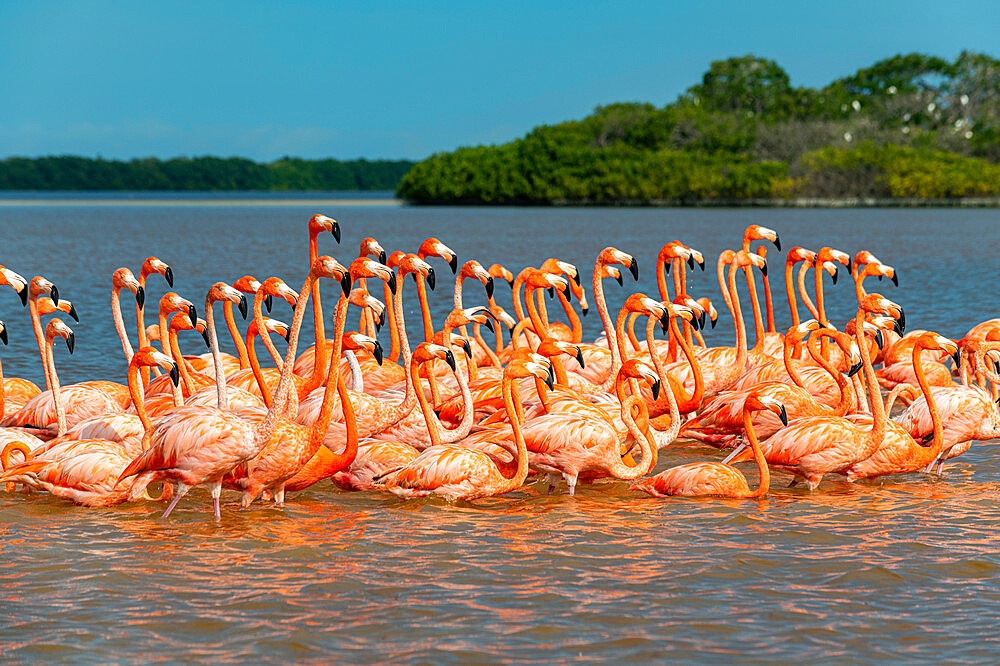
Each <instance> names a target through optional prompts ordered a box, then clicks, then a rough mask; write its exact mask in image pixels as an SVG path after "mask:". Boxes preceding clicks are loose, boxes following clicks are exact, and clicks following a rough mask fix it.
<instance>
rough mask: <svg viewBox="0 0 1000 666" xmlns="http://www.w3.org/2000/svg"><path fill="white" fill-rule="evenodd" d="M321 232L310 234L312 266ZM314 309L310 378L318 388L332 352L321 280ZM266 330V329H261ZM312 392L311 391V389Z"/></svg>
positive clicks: (315, 288)
mask: <svg viewBox="0 0 1000 666" xmlns="http://www.w3.org/2000/svg"><path fill="white" fill-rule="evenodd" d="M319 233H320V231H319V230H318V229H317V230H310V232H309V265H310V266H312V265H313V263H314V262H315V261H316V259H317V258H318V257H319V247H318V244H317V238H318V236H319ZM311 294H312V309H313V334H314V335H315V336H316V345H315V347H314V348H313V372H312V377H310V378H309V382H308V384H309V386H311V387H312V388H316V387H317V386H320V385H322V384H323V382H324V381H326V375H325V374H324V373H325V372H326V369H327V366H328V364H329V362H330V350H329V349H327V346H326V329H325V328H324V325H323V301H322V299H321V298H320V293H319V280H316V281H315V282H313V284H312V288H311ZM261 330H264V329H261ZM310 390H311V389H310Z"/></svg>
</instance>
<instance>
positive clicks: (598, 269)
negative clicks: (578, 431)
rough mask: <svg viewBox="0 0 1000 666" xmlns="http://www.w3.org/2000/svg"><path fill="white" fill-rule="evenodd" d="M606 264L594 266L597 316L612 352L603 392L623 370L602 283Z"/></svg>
mask: <svg viewBox="0 0 1000 666" xmlns="http://www.w3.org/2000/svg"><path fill="white" fill-rule="evenodd" d="M604 266H605V263H604V262H603V261H601V260H600V259H598V261H597V262H596V263H595V264H594V278H593V280H592V286H593V289H594V304H595V305H596V306H597V314H598V315H600V317H601V324H603V325H604V335H605V337H606V338H607V341H608V349H609V350H610V351H611V374H610V375H608V378H607V379H606V380H605V381H604V382H603V383H602V384H601V390H602V391H610V390H611V387H612V386H614V383H615V375H617V374H618V370H620V369H621V362H622V360H621V357H620V355H619V353H618V336H617V334H616V332H615V327H614V326H613V325H612V324H611V314H610V313H609V312H608V304H607V303H606V302H605V300H604V283H603V282H602V281H601V273H602V272H603V271H604Z"/></svg>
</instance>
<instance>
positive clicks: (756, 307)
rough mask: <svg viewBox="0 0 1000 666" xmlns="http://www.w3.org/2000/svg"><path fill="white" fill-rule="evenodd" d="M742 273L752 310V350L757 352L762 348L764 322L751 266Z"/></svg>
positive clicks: (746, 267) (745, 267)
mask: <svg viewBox="0 0 1000 666" xmlns="http://www.w3.org/2000/svg"><path fill="white" fill-rule="evenodd" d="M743 272H744V273H745V274H746V277H747V290H748V291H749V292H750V305H751V306H752V310H753V331H754V345H753V350H754V351H755V352H759V351H761V350H762V349H763V348H764V322H763V320H762V319H761V316H760V300H759V299H758V298H757V281H756V280H755V279H754V276H753V266H744V267H743Z"/></svg>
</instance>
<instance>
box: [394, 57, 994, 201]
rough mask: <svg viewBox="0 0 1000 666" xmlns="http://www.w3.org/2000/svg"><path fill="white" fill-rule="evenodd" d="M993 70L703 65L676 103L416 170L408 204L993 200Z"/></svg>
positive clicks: (404, 190) (927, 64) (592, 119)
mask: <svg viewBox="0 0 1000 666" xmlns="http://www.w3.org/2000/svg"><path fill="white" fill-rule="evenodd" d="M998 160H1000V61H998V60H996V59H994V58H992V57H990V56H987V55H983V54H978V53H969V52H964V53H962V54H961V55H959V56H958V57H957V58H956V59H955V61H954V62H948V61H946V60H943V59H941V58H936V57H932V56H927V55H922V54H916V53H914V54H908V55H897V56H893V57H891V58H887V59H885V60H882V61H880V62H877V63H875V64H874V65H872V66H871V67H868V68H865V69H861V70H858V71H857V72H855V73H854V74H853V75H851V76H848V77H845V78H842V79H838V80H836V81H834V82H832V83H831V84H829V85H828V86H826V87H823V88H819V89H813V88H797V87H793V86H792V85H791V83H790V80H789V77H788V74H787V73H786V72H785V71H784V70H783V69H782V68H781V67H780V66H779V65H778V64H777V63H776V62H774V61H771V60H766V59H762V58H757V57H755V56H752V55H748V56H744V57H739V58H730V59H728V60H722V61H718V62H714V63H712V64H711V67H710V69H709V71H708V72H706V73H705V75H704V76H703V77H702V81H701V83H700V84H697V85H694V86H692V87H691V88H689V89H688V90H687V92H686V93H684V94H683V95H681V96H680V97H679V98H678V99H677V100H676V101H674V102H673V103H671V104H668V105H666V106H665V107H663V108H658V107H655V106H654V105H652V104H644V103H620V104H611V105H608V106H602V107H598V108H597V109H596V110H595V111H594V113H593V114H591V115H590V116H587V117H586V118H583V119H582V120H574V121H569V122H564V123H560V124H557V125H546V126H540V127H537V128H535V129H534V130H532V131H531V132H529V133H528V134H527V136H525V137H523V138H520V139H517V140H515V141H512V142H510V143H506V144H502V145H494V146H479V147H470V148H460V149H458V150H456V151H454V152H449V153H439V154H436V155H433V156H431V157H429V158H428V159H426V160H424V161H422V162H419V163H417V164H416V165H415V166H414V167H413V169H412V170H410V171H409V172H408V173H407V174H406V175H405V176H404V177H403V180H402V182H401V183H400V186H399V189H398V190H397V194H398V195H399V196H401V197H403V198H405V199H407V200H410V201H412V202H415V203H474V204H550V203H560V202H568V203H594V204H602V203H603V204H617V203H648V202H657V201H674V202H680V203H685V202H690V203H698V202H707V201H713V200H727V201H728V200H740V199H751V198H794V197H838V198H839V197H905V198H957V197H969V196H998V195H1000V166H998V165H997V161H998Z"/></svg>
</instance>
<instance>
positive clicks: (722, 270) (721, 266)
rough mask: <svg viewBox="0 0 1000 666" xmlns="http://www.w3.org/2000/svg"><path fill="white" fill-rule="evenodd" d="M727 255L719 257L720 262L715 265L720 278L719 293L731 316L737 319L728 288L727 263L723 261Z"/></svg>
mask: <svg viewBox="0 0 1000 666" xmlns="http://www.w3.org/2000/svg"><path fill="white" fill-rule="evenodd" d="M724 256H725V253H723V254H720V255H719V262H718V263H717V264H716V265H715V272H716V276H717V277H718V278H719V291H721V292H722V300H723V302H724V303H725V304H726V307H727V308H729V314H730V316H731V317H732V318H733V319H735V318H736V311H735V310H734V309H733V299H732V297H731V296H730V290H729V289H728V288H727V287H726V265H727V263H726V261H725V260H724V259H723V257H724Z"/></svg>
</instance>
